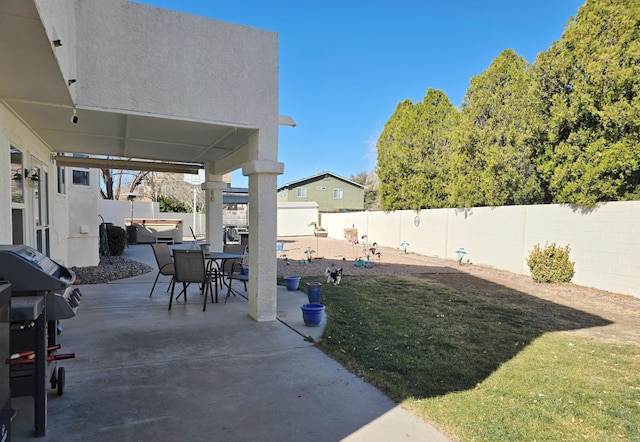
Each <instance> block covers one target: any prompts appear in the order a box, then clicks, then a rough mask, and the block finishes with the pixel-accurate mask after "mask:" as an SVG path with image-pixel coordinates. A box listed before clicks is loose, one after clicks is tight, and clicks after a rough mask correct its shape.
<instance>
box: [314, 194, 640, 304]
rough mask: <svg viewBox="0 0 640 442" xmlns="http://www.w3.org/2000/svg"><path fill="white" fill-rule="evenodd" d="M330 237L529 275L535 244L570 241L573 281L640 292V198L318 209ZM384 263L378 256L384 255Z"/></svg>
mask: <svg viewBox="0 0 640 442" xmlns="http://www.w3.org/2000/svg"><path fill="white" fill-rule="evenodd" d="M320 217H321V219H320V221H321V225H322V226H323V227H325V228H327V229H328V233H329V237H331V238H335V239H340V240H344V229H345V228H348V227H355V228H357V229H358V235H359V236H362V235H365V234H366V235H367V236H368V239H369V242H374V241H375V242H377V243H378V244H379V245H381V246H384V247H393V248H400V244H401V243H402V242H404V241H406V242H408V243H409V244H410V245H409V247H408V248H407V251H408V252H412V253H418V254H421V255H426V256H434V257H438V258H444V259H451V260H457V259H458V255H457V254H456V250H458V249H460V248H464V250H465V251H466V252H467V255H465V258H464V261H465V262H466V260H467V259H468V260H469V261H470V262H471V263H472V264H477V265H483V266H488V267H493V268H496V269H502V270H508V271H510V272H514V273H518V274H523V275H530V272H529V267H528V266H527V262H526V261H527V257H528V256H529V253H530V252H531V250H532V249H533V246H534V245H535V244H540V246H544V245H545V243H547V242H548V243H553V242H555V243H556V244H557V245H559V246H565V245H569V247H570V248H571V251H570V254H569V259H570V260H571V261H573V262H575V275H574V277H573V280H572V283H574V284H577V285H581V286H586V287H593V288H597V289H601V290H606V291H610V292H614V293H620V294H626V295H632V296H635V297H640V201H627V202H612V203H604V204H601V205H599V206H598V207H596V208H593V209H585V208H578V207H574V206H567V205H533V206H503V207H474V208H471V209H429V210H420V211H411V210H402V211H395V212H379V211H375V212H370V211H366V212H348V213H322V214H321V216H320ZM383 261H384V257H383Z"/></svg>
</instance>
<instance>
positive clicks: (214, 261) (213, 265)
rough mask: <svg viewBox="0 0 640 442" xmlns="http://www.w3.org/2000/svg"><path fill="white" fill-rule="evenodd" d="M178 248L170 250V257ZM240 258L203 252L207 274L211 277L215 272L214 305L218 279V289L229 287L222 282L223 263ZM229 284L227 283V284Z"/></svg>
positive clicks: (234, 254)
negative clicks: (223, 286)
mask: <svg viewBox="0 0 640 442" xmlns="http://www.w3.org/2000/svg"><path fill="white" fill-rule="evenodd" d="M178 248H181V247H173V248H171V251H170V254H171V257H173V250H174V249H178ZM242 257H243V255H242V254H241V253H228V252H205V253H204V259H205V260H206V261H207V273H208V274H209V275H211V274H214V273H213V272H215V279H216V281H215V283H216V303H217V302H218V277H219V278H220V282H221V286H220V288H222V284H224V285H225V286H227V288H228V287H229V286H228V285H227V283H226V282H225V281H224V274H223V271H222V269H224V264H225V262H227V260H229V259H240V258H242ZM230 283H231V282H229V284H230ZM181 294H182V292H181V293H180V294H178V296H180V295H181Z"/></svg>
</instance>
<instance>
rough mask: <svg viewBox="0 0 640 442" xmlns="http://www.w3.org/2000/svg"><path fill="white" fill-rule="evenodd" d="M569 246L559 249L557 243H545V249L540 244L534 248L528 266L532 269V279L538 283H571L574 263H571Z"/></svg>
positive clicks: (528, 259)
mask: <svg viewBox="0 0 640 442" xmlns="http://www.w3.org/2000/svg"><path fill="white" fill-rule="evenodd" d="M570 250H571V249H570V248H569V246H568V245H566V246H564V247H558V246H557V245H556V243H551V244H548V243H545V247H544V249H541V248H540V245H539V244H536V245H535V246H533V250H532V251H531V253H529V257H528V258H527V264H528V265H529V269H531V277H532V278H533V280H534V281H536V282H550V283H556V282H570V281H571V278H573V274H574V270H573V266H574V264H575V263H574V262H572V261H569V251H570Z"/></svg>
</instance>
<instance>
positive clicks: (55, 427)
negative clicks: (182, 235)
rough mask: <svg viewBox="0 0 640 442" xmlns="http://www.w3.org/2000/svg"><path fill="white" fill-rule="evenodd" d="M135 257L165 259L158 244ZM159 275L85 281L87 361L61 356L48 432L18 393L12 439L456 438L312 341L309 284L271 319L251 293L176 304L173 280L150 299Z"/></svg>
mask: <svg viewBox="0 0 640 442" xmlns="http://www.w3.org/2000/svg"><path fill="white" fill-rule="evenodd" d="M124 256H125V257H127V258H130V259H135V260H138V261H140V262H145V263H147V264H149V265H150V266H152V267H154V269H157V267H156V266H155V260H154V257H153V253H152V250H151V247H150V246H149V245H136V246H130V247H128V248H127V249H126V250H125V255H124ZM272 259H273V258H272ZM155 273H156V271H155V270H154V271H152V272H150V273H147V274H145V275H141V276H138V277H134V278H129V279H124V280H119V281H114V282H111V283H109V284H97V285H82V286H80V288H81V290H82V292H83V294H84V296H83V299H82V303H81V306H80V310H79V314H78V315H77V316H76V317H74V318H72V319H69V320H65V321H63V322H61V325H62V326H63V331H62V333H61V335H60V343H61V344H62V345H63V349H64V351H65V352H76V353H77V359H74V360H66V361H59V366H63V367H65V370H66V386H65V391H64V394H63V395H62V396H58V395H57V394H56V393H55V392H54V390H49V394H48V400H49V403H48V410H49V414H48V428H47V436H46V437H45V438H39V439H37V438H34V436H33V400H32V399H31V398H28V397H27V398H18V399H13V401H12V402H13V407H14V408H15V409H16V410H17V412H18V413H17V416H16V418H15V419H14V421H13V423H12V440H14V441H27V440H47V441H65V442H70V441H87V440H91V441H113V440H128V441H147V440H149V441H151V440H153V441H210V440H220V441H223V440H224V441H245V440H272V441H299V440H305V441H323V442H324V441H338V440H348V441H389V440H401V439H405V438H409V439H411V440H413V441H432V442H438V441H446V440H447V439H446V438H444V437H443V436H442V435H440V434H439V433H437V432H436V431H435V430H434V429H433V428H432V427H430V426H428V425H427V424H425V423H424V422H422V421H420V420H419V419H417V418H416V417H415V416H413V415H412V414H410V413H409V412H407V411H405V410H403V409H401V408H400V407H398V406H396V405H395V404H394V403H393V402H392V401H390V400H389V399H388V398H387V397H386V396H384V395H383V394H382V393H380V392H379V391H378V390H376V389H375V388H374V387H372V386H371V385H369V384H367V383H365V382H364V381H362V380H361V379H359V378H358V377H357V376H355V375H353V374H351V373H350V372H348V371H347V370H346V369H345V368H344V367H342V366H341V365H340V364H338V363H337V362H335V361H334V360H332V359H331V358H329V357H327V356H326V355H325V354H324V353H322V352H321V351H320V350H318V349H317V348H315V347H314V345H313V344H312V343H311V342H309V341H308V340H305V338H304V337H305V336H312V337H314V339H318V338H319V337H320V334H321V332H322V324H321V327H319V328H314V327H306V326H304V324H303V321H302V315H301V312H300V305H301V304H303V303H305V302H306V295H305V294H304V293H303V292H299V291H296V292H288V291H287V290H286V289H285V288H284V287H282V286H277V290H278V312H277V317H278V320H277V321H270V322H257V321H254V320H252V319H251V318H250V317H249V316H248V315H247V300H246V299H244V298H243V297H241V296H236V297H233V296H232V297H231V298H229V301H228V302H227V303H226V305H225V304H224V303H223V302H220V303H219V304H214V305H211V304H209V306H208V307H207V311H206V312H203V311H202V308H201V307H202V304H201V302H202V299H201V298H200V295H199V294H198V290H197V287H191V288H190V289H189V296H188V304H187V305H183V303H181V302H178V303H176V304H174V306H173V308H172V309H171V311H168V310H167V305H168V300H169V299H168V298H169V296H168V294H167V293H166V292H165V289H166V287H167V284H168V278H167V279H164V280H163V282H162V283H159V285H158V287H157V288H156V291H155V292H154V294H153V296H152V297H149V289H150V287H151V285H152V283H153V279H154V277H155ZM236 288H238V289H239V290H240V291H241V292H243V290H242V285H241V284H239V285H238V286H237V287H236ZM221 301H222V299H221Z"/></svg>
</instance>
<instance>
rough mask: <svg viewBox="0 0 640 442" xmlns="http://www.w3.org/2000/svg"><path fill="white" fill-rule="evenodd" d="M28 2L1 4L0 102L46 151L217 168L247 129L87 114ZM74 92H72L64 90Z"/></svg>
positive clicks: (171, 119) (161, 118)
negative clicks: (214, 165) (214, 164)
mask: <svg viewBox="0 0 640 442" xmlns="http://www.w3.org/2000/svg"><path fill="white" fill-rule="evenodd" d="M53 51H54V49H53V45H52V42H51V41H49V39H48V37H47V34H46V32H45V30H44V27H43V24H42V23H41V21H40V16H39V14H38V12H37V10H36V8H35V6H34V3H33V2H32V1H25V0H3V2H2V3H1V4H0V103H2V104H3V105H4V106H5V107H7V108H8V109H9V110H10V111H11V112H12V113H13V114H14V115H16V116H17V117H18V118H19V119H20V120H22V121H23V122H24V123H25V124H26V125H28V126H29V127H30V128H31V129H32V130H33V132H34V133H35V134H36V135H37V136H38V137H39V138H40V139H41V140H42V141H43V142H44V143H45V144H46V145H47V146H48V147H49V149H50V150H51V151H52V152H69V153H82V154H89V155H100V156H110V157H121V158H138V159H148V160H159V161H168V162H181V163H185V162H188V163H204V162H208V161H216V160H219V159H221V158H222V157H224V156H226V155H228V154H230V153H231V152H232V151H234V150H236V149H239V148H241V147H242V146H244V145H245V144H246V142H247V139H248V138H249V136H250V135H251V134H252V133H254V132H255V131H256V129H255V128H254V127H249V126H244V125H242V124H238V125H234V124H229V123H217V122H207V121H194V120H189V119H187V118H181V117H176V116H165V115H147V114H142V113H132V112H127V111H122V112H120V111H117V110H116V111H114V110H112V109H110V110H103V109H89V108H82V106H80V105H79V106H78V108H77V110H76V112H77V117H78V122H77V124H74V123H73V122H72V121H71V119H72V116H73V109H74V103H73V100H72V98H71V95H70V92H69V86H68V85H67V84H66V81H65V79H64V78H63V75H62V73H61V72H60V67H59V65H58V62H57V59H56V57H55V56H54V54H53ZM70 87H74V86H70Z"/></svg>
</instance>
